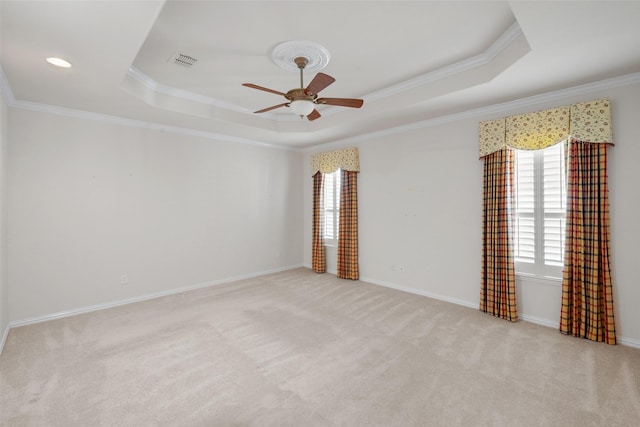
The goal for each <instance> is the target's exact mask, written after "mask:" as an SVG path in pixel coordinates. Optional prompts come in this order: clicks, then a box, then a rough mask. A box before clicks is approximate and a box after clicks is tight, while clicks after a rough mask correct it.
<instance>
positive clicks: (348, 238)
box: [338, 170, 359, 280]
mask: <svg viewBox="0 0 640 427" xmlns="http://www.w3.org/2000/svg"><path fill="white" fill-rule="evenodd" d="M357 174H358V172H355V171H346V170H343V171H342V180H341V191H340V230H339V232H338V277H339V278H341V279H352V280H358V277H359V271H358V181H357V178H358V175H357Z"/></svg>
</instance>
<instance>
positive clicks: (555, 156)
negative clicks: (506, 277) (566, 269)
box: [543, 144, 567, 267]
mask: <svg viewBox="0 0 640 427" xmlns="http://www.w3.org/2000/svg"><path fill="white" fill-rule="evenodd" d="M543 176H544V196H543V197H544V201H543V212H544V228H543V230H544V235H543V240H544V253H543V258H544V264H545V266H547V265H551V266H557V267H562V266H563V264H564V262H563V260H564V257H563V253H564V237H565V231H566V219H565V212H566V209H567V190H566V187H567V182H566V174H565V161H564V144H556V145H554V146H552V147H549V148H547V149H545V150H543Z"/></svg>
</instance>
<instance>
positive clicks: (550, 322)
mask: <svg viewBox="0 0 640 427" xmlns="http://www.w3.org/2000/svg"><path fill="white" fill-rule="evenodd" d="M518 317H520V319H521V320H524V321H525V322H529V323H535V324H537V325H542V326H546V327H548V328H554V329H558V328H559V327H560V324H559V323H558V322H554V321H553V320H549V319H544V318H542V317H537V316H530V315H528V314H521V315H520V316H518Z"/></svg>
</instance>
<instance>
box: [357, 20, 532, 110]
mask: <svg viewBox="0 0 640 427" xmlns="http://www.w3.org/2000/svg"><path fill="white" fill-rule="evenodd" d="M521 35H522V30H521V29H520V26H519V25H518V23H517V22H514V23H513V24H512V25H511V26H510V27H509V29H507V31H505V32H504V33H503V34H502V35H501V36H500V37H498V39H497V40H496V41H495V42H493V44H491V46H489V48H488V49H487V50H485V51H484V52H482V53H480V54H478V55H475V56H472V57H470V58H467V59H463V60H462V61H458V62H455V63H453V64H450V65H446V66H444V67H441V68H438V69H436V70H434V71H431V72H428V73H426V74H423V75H422V76H419V77H415V78H413V79H409V80H406V81H404V82H402V83H398V84H396V85H393V86H389V87H387V88H384V89H381V90H379V91H376V92H373V93H370V94H368V95H366V96H365V97H364V99H365V100H366V101H367V102H371V101H377V100H378V99H382V98H386V97H389V96H392V95H395V94H398V93H400V92H405V91H408V90H412V89H415V88H417V87H419V86H424V85H426V84H429V83H434V82H436V81H438V80H442V79H444V78H446V77H449V76H452V75H455V74H459V73H462V72H465V71H469V70H472V69H474V68H477V67H480V66H482V65H486V64H488V63H490V62H491V61H493V60H494V59H495V58H496V57H497V56H498V55H499V54H500V53H501V52H502V51H503V50H505V49H506V48H507V47H508V46H509V45H511V43H513V42H514V41H515V40H516V39H517V38H518V37H520V36H521Z"/></svg>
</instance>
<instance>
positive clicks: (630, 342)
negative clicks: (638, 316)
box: [305, 265, 640, 348]
mask: <svg viewBox="0 0 640 427" xmlns="http://www.w3.org/2000/svg"><path fill="white" fill-rule="evenodd" d="M305 267H306V265H305ZM309 268H310V267H309ZM360 281H362V282H367V283H371V284H372V285H377V286H384V287H385V288H391V289H396V290H398V291H402V292H408V293H411V294H416V295H420V296H423V297H428V298H433V299H437V300H440V301H445V302H450V303H452V304H457V305H462V306H464V307H469V308H474V309H476V310H477V309H478V304H474V303H472V302H469V301H465V300H461V299H458V298H451V297H446V296H443V295H439V294H434V293H431V292H426V291H420V290H417V289H411V288H406V287H403V286H397V285H394V284H392V283H388V282H383V281H380V280H375V279H371V278H365V277H361V278H360ZM519 317H520V319H521V320H523V321H525V322H530V323H535V324H537V325H542V326H546V327H548V328H553V329H558V328H559V327H560V324H559V323H558V322H557V321H552V320H548V319H544V318H542V317H537V316H530V315H527V314H524V315H520V316H519ZM616 341H617V342H618V344H621V345H624V346H626V347H634V348H640V340H636V339H632V338H626V337H617V338H616Z"/></svg>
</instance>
